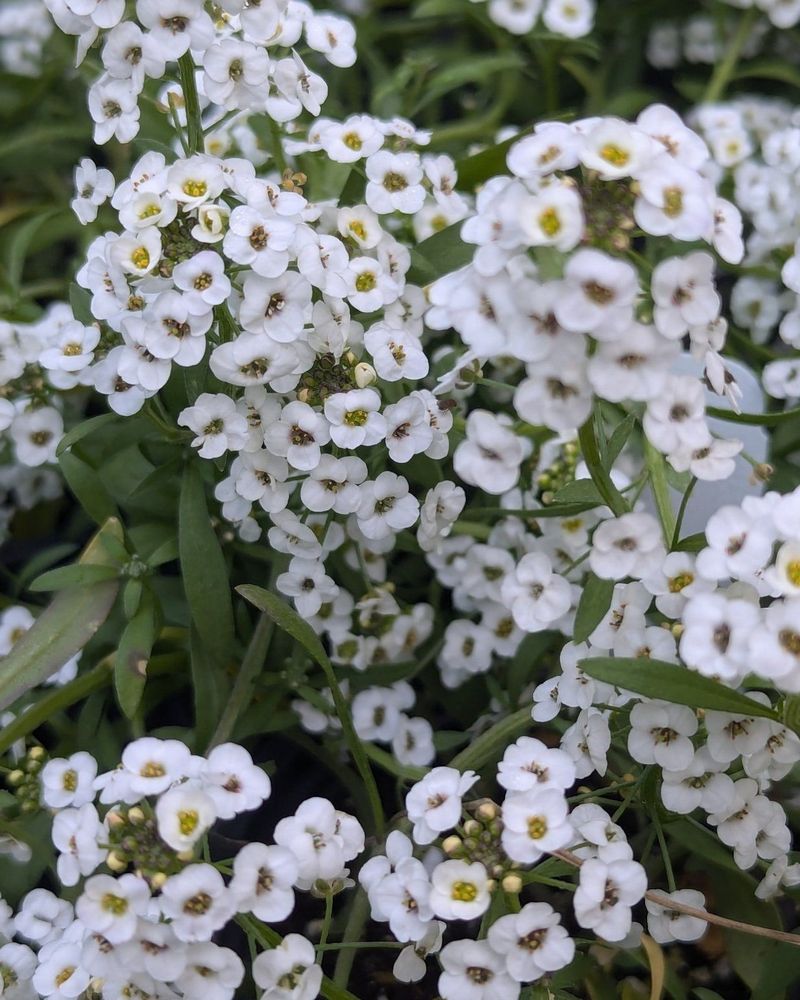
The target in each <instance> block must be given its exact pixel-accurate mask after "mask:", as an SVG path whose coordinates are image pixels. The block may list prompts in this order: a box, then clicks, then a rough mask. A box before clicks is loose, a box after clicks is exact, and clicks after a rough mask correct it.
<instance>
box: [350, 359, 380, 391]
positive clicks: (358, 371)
mask: <svg viewBox="0 0 800 1000" xmlns="http://www.w3.org/2000/svg"><path fill="white" fill-rule="evenodd" d="M353 378H355V380H356V385H357V386H358V388H359V389H366V388H367V386H368V385H372V384H373V382H377V381H378V373H377V372H376V371H375V369H374V368H373V367H372V365H369V364H367V362H366V361H360V362H359V363H358V364H357V365H356V367H355V369H354V370H353Z"/></svg>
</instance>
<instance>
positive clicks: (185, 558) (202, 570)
mask: <svg viewBox="0 0 800 1000" xmlns="http://www.w3.org/2000/svg"><path fill="white" fill-rule="evenodd" d="M178 553H179V556H180V561H181V575H182V579H183V586H184V589H185V591H186V600H187V601H188V603H189V610H190V613H191V616H192V621H193V622H194V624H195V627H196V628H197V631H198V633H199V635H200V638H201V639H202V641H203V642H204V643H205V646H206V649H207V650H208V653H209V655H210V656H211V657H212V659H213V660H214V662H215V663H216V664H217V665H218V666H224V665H225V663H227V662H228V661H229V660H230V658H231V656H232V655H233V647H234V627H233V603H232V600H231V589H230V583H229V580H228V567H227V565H226V563H225V556H224V555H223V553H222V549H221V547H220V544H219V540H218V539H217V536H216V533H215V532H214V529H213V528H212V527H211V519H210V517H209V514H208V507H207V506H206V495H205V488H204V486H203V480H202V479H201V477H200V471H199V469H198V468H197V465H196V464H195V463H194V462H190V463H189V464H188V465H187V466H186V468H185V470H184V473H183V482H182V484H181V496H180V504H179V510H178Z"/></svg>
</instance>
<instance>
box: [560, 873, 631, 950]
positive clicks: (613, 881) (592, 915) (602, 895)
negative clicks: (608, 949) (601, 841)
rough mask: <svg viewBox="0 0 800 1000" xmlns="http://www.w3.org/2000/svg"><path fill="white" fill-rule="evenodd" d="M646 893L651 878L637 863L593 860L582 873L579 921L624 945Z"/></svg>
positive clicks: (577, 903) (577, 905) (577, 904)
mask: <svg viewBox="0 0 800 1000" xmlns="http://www.w3.org/2000/svg"><path fill="white" fill-rule="evenodd" d="M646 890H647V875H646V874H645V870H644V868H642V866H641V865H640V864H639V863H638V862H637V861H622V860H620V861H611V862H609V863H606V862H604V861H601V860H600V859H599V858H590V859H589V860H588V861H584V862H583V864H582V865H581V869H580V882H579V884H578V888H577V890H576V892H575V896H574V905H575V919H576V920H577V921H578V923H579V924H580V926H581V927H586V928H588V929H589V930H593V931H594V932H595V933H596V934H597V935H598V936H599V937H602V938H605V939H606V941H621V940H622V939H623V938H624V937H625V936H626V935H627V934H628V932H629V931H630V929H631V923H632V917H631V907H632V906H634V905H635V904H636V903H638V902H639V900H640V899H641V898H642V897H643V896H644V894H645V891H646Z"/></svg>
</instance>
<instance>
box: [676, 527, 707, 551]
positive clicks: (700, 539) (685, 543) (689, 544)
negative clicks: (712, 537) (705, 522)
mask: <svg viewBox="0 0 800 1000" xmlns="http://www.w3.org/2000/svg"><path fill="white" fill-rule="evenodd" d="M705 547H706V536H705V535H704V533H703V532H702V531H698V532H697V534H696V535H687V536H686V538H682V539H681V540H680V541H679V542H678V544H677V545H676V546H674V549H675V551H676V552H699V551H700V550H701V549H704V548H705Z"/></svg>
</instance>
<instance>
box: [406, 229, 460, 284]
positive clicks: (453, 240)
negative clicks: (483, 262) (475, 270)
mask: <svg viewBox="0 0 800 1000" xmlns="http://www.w3.org/2000/svg"><path fill="white" fill-rule="evenodd" d="M461 225H462V224H461V223H460V222H454V223H453V225H452V226H448V227H447V228H446V229H442V230H440V231H439V232H438V233H434V234H433V236H429V237H428V238H427V239H426V240H423V241H422V242H421V243H418V244H417V245H416V247H414V248H413V249H412V251H411V262H412V266H413V268H415V269H416V272H417V276H418V277H417V279H415V280H422V281H423V283H424V284H429V283H430V282H431V281H435V280H436V279H437V278H441V276H442V275H443V274H449V273H450V272H451V271H457V270H458V269H459V268H460V267H464V265H465V264H469V262H470V261H471V260H472V255H473V253H474V251H475V248H474V247H473V246H472V245H471V244H469V243H465V242H464V241H463V240H462V239H461Z"/></svg>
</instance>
